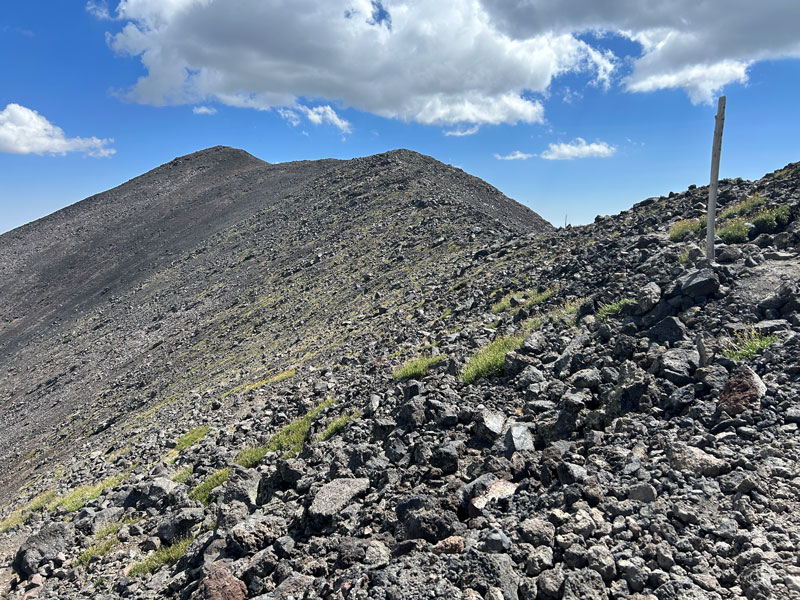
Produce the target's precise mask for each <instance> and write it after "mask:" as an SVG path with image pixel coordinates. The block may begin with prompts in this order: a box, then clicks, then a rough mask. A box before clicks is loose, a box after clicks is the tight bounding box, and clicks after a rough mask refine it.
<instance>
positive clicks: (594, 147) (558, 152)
mask: <svg viewBox="0 0 800 600" xmlns="http://www.w3.org/2000/svg"><path fill="white" fill-rule="evenodd" d="M616 151H617V149H616V147H615V146H609V145H608V144H606V143H605V142H592V143H591V144H587V143H586V140H584V139H583V138H575V140H574V141H573V142H571V143H569V144H550V145H549V146H548V147H547V150H545V151H544V152H542V153H541V155H540V156H541V157H542V158H544V159H546V160H572V159H573V158H608V157H609V156H614V153H615V152H616Z"/></svg>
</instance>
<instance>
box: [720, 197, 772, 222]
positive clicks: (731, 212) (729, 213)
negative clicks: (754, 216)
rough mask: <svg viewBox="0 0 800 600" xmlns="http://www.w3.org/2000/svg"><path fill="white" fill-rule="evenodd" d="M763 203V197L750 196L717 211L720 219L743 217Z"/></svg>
mask: <svg viewBox="0 0 800 600" xmlns="http://www.w3.org/2000/svg"><path fill="white" fill-rule="evenodd" d="M763 204H764V198H762V197H761V196H750V197H749V198H747V199H746V200H743V201H742V202H739V203H738V204H734V205H733V206H729V207H728V208H726V209H725V210H723V211H722V212H720V213H719V218H720V219H730V218H732V217H743V216H745V215H748V214H750V213H752V212H753V211H754V210H755V209H756V208H758V207H759V206H761V205H763Z"/></svg>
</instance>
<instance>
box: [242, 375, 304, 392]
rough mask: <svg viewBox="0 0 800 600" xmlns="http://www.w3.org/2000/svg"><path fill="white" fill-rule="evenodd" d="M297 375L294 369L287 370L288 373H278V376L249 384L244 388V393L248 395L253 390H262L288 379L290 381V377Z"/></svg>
mask: <svg viewBox="0 0 800 600" xmlns="http://www.w3.org/2000/svg"><path fill="white" fill-rule="evenodd" d="M296 374H297V372H296V371H295V370H294V369H287V370H286V371H283V372H281V373H278V374H277V375H273V376H272V377H267V378H265V379H260V380H259V381H256V382H255V383H249V384H247V385H246V386H244V387H243V388H242V393H247V392H249V391H251V390H255V389H257V388H260V387H262V386H264V385H269V384H270V383H278V382H279V381H284V380H286V379H289V378H290V377H294V376H295V375H296Z"/></svg>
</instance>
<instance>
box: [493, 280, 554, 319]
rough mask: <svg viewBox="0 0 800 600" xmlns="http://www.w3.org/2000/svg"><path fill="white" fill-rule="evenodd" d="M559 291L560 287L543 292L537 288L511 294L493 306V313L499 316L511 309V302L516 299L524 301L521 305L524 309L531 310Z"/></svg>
mask: <svg viewBox="0 0 800 600" xmlns="http://www.w3.org/2000/svg"><path fill="white" fill-rule="evenodd" d="M557 291H558V286H554V287H551V288H547V289H546V290H543V291H541V292H540V291H538V290H536V289H535V288H531V289H528V290H524V291H522V292H510V293H508V294H506V295H505V296H503V297H502V298H501V299H500V300H499V301H498V302H496V303H495V304H494V305H492V312H493V313H494V314H496V315H499V314H500V313H504V312H505V311H507V310H508V309H509V308H511V300H512V299H513V298H514V297H518V298H520V299H521V300H522V302H521V303H520V304H521V306H522V307H525V308H530V307H531V306H533V305H534V304H541V303H542V302H545V301H546V300H549V299H550V298H551V297H552V296H553V294H555V293H556V292H557ZM518 310H519V309H518Z"/></svg>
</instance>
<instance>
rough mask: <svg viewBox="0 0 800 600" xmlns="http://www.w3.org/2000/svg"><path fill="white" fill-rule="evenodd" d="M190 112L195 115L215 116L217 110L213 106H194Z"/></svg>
mask: <svg viewBox="0 0 800 600" xmlns="http://www.w3.org/2000/svg"><path fill="white" fill-rule="evenodd" d="M192 112H193V113H194V114H196V115H215V114H217V109H216V108H214V107H213V106H195V107H194V108H193V109H192Z"/></svg>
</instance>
